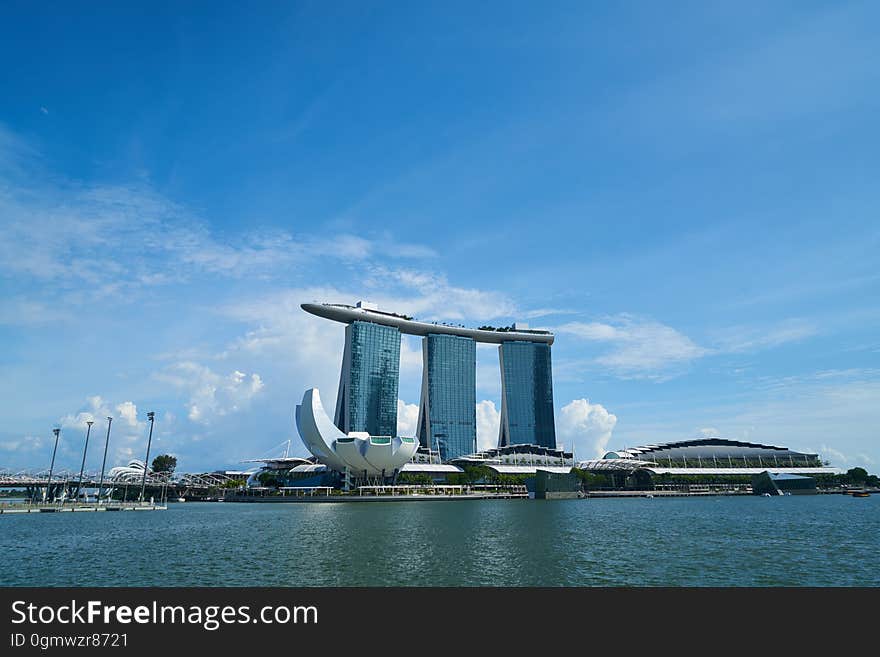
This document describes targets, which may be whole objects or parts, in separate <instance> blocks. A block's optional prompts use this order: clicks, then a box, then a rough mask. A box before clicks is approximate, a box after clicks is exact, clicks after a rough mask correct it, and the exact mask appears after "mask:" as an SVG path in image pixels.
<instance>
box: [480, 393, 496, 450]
mask: <svg viewBox="0 0 880 657" xmlns="http://www.w3.org/2000/svg"><path fill="white" fill-rule="evenodd" d="M500 429H501V412H500V411H499V410H498V409H496V408H495V402H493V401H489V400H487V399H484V400H483V401H481V402H478V403H477V449H480V450H484V449H491V448H492V447H497V446H498V433H499V431H500Z"/></svg>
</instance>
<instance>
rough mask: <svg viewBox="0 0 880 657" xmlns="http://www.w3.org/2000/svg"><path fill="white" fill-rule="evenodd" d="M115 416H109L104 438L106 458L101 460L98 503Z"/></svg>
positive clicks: (102, 488)
mask: <svg viewBox="0 0 880 657" xmlns="http://www.w3.org/2000/svg"><path fill="white" fill-rule="evenodd" d="M111 424H113V418H112V417H110V416H109V415H108V416H107V437H106V438H105V439H104V460H103V461H101V481H100V482H98V504H100V503H101V491H102V490H104V467H105V466H106V465H107V446H108V445H109V444H110V425H111Z"/></svg>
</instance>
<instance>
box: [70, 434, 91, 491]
mask: <svg viewBox="0 0 880 657" xmlns="http://www.w3.org/2000/svg"><path fill="white" fill-rule="evenodd" d="M86 424H87V425H88V428H87V429H86V444H85V446H84V447H83V460H82V465H80V466H79V482H78V483H77V485H76V496H77V498H79V497H81V496H82V487H83V470H85V469H86V452H87V451H88V449H89V436H90V435H91V433H92V425H93V424H94V421H92V420H86ZM74 502H76V500H74Z"/></svg>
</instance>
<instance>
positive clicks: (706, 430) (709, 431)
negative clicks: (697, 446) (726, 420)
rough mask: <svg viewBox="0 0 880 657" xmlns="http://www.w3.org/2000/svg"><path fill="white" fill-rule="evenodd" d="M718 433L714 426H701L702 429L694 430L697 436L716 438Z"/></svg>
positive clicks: (719, 433)
mask: <svg viewBox="0 0 880 657" xmlns="http://www.w3.org/2000/svg"><path fill="white" fill-rule="evenodd" d="M720 435H721V432H720V431H718V429H716V428H715V427H703V428H702V429H697V432H696V437H697V438H717V437H718V436H720Z"/></svg>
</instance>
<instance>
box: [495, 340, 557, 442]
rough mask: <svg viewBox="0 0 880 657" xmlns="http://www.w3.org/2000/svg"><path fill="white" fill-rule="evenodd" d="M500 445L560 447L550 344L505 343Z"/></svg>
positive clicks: (501, 349) (503, 348)
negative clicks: (557, 434)
mask: <svg viewBox="0 0 880 657" xmlns="http://www.w3.org/2000/svg"><path fill="white" fill-rule="evenodd" d="M498 352H499V360H500V363H501V435H500V439H499V444H500V445H502V446H505V445H526V444H532V445H541V446H542V447H550V448H552V449H555V448H556V426H555V422H554V419H553V378H552V368H551V364H550V345H548V344H544V343H538V342H502V343H501V346H500V347H499V348H498Z"/></svg>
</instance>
